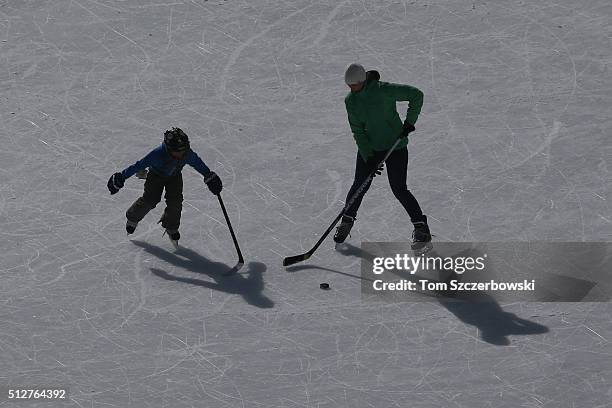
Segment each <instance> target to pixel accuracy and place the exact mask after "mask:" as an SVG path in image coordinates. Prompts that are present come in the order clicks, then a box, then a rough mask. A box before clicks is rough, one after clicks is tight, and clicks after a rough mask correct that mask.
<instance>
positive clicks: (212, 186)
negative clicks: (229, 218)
mask: <svg viewBox="0 0 612 408" xmlns="http://www.w3.org/2000/svg"><path fill="white" fill-rule="evenodd" d="M204 183H206V185H207V186H208V189H209V190H210V192H211V193H213V194H214V195H219V194H220V193H221V190H223V183H222V182H221V179H220V178H219V176H217V173H215V172H214V171H211V172H208V173H207V174H206V175H205V176H204Z"/></svg>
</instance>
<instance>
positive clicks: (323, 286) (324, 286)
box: [319, 282, 329, 290]
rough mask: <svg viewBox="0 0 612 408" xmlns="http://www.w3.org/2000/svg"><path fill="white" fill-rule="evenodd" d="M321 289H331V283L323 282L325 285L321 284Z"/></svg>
mask: <svg viewBox="0 0 612 408" xmlns="http://www.w3.org/2000/svg"><path fill="white" fill-rule="evenodd" d="M319 287H320V288H321V289H324V290H328V289H329V283H325V282H323V283H321V284H320V285H319Z"/></svg>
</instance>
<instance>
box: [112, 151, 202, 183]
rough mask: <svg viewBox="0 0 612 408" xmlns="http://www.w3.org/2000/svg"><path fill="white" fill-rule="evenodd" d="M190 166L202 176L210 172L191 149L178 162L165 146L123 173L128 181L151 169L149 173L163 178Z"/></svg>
mask: <svg viewBox="0 0 612 408" xmlns="http://www.w3.org/2000/svg"><path fill="white" fill-rule="evenodd" d="M186 164H188V165H190V166H191V167H193V168H194V169H196V170H197V172H198V173H200V174H201V175H205V174H206V173H208V172H209V171H210V169H209V168H208V166H207V165H206V164H205V163H204V162H203V161H202V159H200V156H198V155H197V154H196V152H194V151H193V150H191V149H189V150H187V152H186V153H185V155H184V156H183V158H182V159H180V160H176V159H174V158H173V157H172V156H170V153H168V152H167V151H166V148H165V147H164V144H163V143H162V144H161V145H160V146H159V147H157V148H155V149H154V150H152V151H151V153H149V154H147V155H146V156H145V157H143V158H142V159H140V160H138V161H137V162H136V163H134V164H132V165H131V166H130V167H128V168H126V169H125V170H123V171H122V172H121V174H123V177H125V178H126V179H127V178H129V177H131V176H133V175H134V174H135V173H136V172H137V171H139V170H144V169H146V168H149V171H152V172H153V173H155V174H157V175H158V176H162V177H170V176H174V175H176V174H178V173H180V172H181V170H183V167H184V166H185V165H186Z"/></svg>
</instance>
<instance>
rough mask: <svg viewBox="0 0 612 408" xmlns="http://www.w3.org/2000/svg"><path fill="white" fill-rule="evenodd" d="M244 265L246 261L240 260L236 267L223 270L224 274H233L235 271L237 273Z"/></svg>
mask: <svg viewBox="0 0 612 408" xmlns="http://www.w3.org/2000/svg"><path fill="white" fill-rule="evenodd" d="M243 266H244V261H238V263H237V264H236V265H234V267H233V268H232V269H230V270H228V271H225V272H223V274H222V275H223V276H231V275H233V274H235V273H237V272H238V271H239V270H240V269H242V267H243Z"/></svg>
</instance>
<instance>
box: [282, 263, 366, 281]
mask: <svg viewBox="0 0 612 408" xmlns="http://www.w3.org/2000/svg"><path fill="white" fill-rule="evenodd" d="M307 269H319V270H321V271H327V272H333V273H337V274H339V275H344V276H348V277H350V278H353V279H361V280H369V281H372V279H368V278H364V277H362V276H359V275H353V274H350V273H346V272H342V271H337V270H335V269H330V268H325V267H323V266H317V265H299V266H288V267H286V268H285V270H286V271H287V272H291V273H293V272H299V271H304V270H307Z"/></svg>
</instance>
